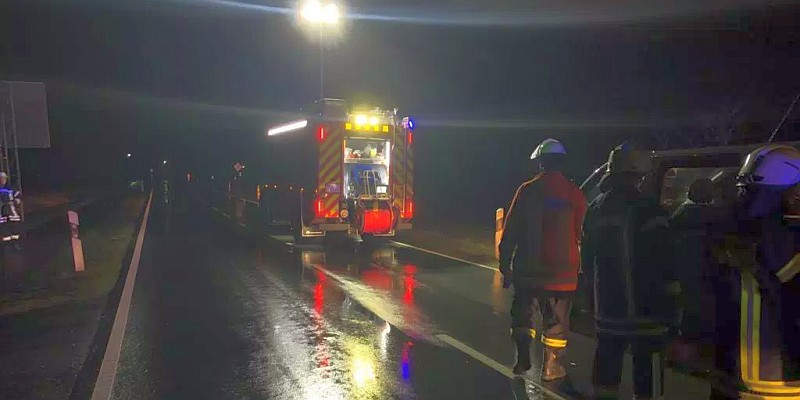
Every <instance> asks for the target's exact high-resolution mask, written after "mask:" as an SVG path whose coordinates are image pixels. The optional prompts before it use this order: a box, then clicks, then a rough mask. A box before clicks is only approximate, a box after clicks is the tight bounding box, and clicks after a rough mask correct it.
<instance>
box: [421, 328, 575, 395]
mask: <svg viewBox="0 0 800 400" xmlns="http://www.w3.org/2000/svg"><path fill="white" fill-rule="evenodd" d="M436 337H437V338H438V339H439V340H441V341H443V342H445V343H447V344H449V345H450V346H452V347H453V348H455V349H456V350H459V351H461V352H462V353H464V354H466V355H468V356H470V357H472V358H474V359H476V360H478V361H480V362H481V363H482V364H483V365H485V366H487V367H489V368H491V369H493V370H495V371H497V372H499V373H500V374H502V375H504V376H505V377H506V378H509V379H514V378H515V377H514V372H513V371H511V368H508V367H506V366H505V365H503V364H500V363H499V362H497V361H495V360H493V359H492V358H490V357H488V356H486V355H484V354H483V353H481V352H480V351H478V350H475V349H473V348H472V347H469V346H468V345H467V344H465V343H463V342H461V341H459V340H457V339H455V338H453V337H451V336H449V335H445V334H439V335H436ZM525 380H526V381H528V382H530V383H531V384H533V385H534V386H536V387H537V388H538V389H539V390H541V391H543V392H544V393H545V394H547V396H549V397H551V398H553V399H557V400H569V399H568V398H566V397H564V396H562V395H560V394H558V393H556V392H554V391H552V390H550V389H548V388H546V387H544V386H542V385H541V384H539V383H537V382H534V381H532V380H530V379H527V378H526V379H525Z"/></svg>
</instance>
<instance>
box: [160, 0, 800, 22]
mask: <svg viewBox="0 0 800 400" xmlns="http://www.w3.org/2000/svg"><path fill="white" fill-rule="evenodd" d="M172 1H180V2H183V3H191V2H197V3H206V4H216V5H221V6H227V7H232V8H233V7H235V8H240V9H245V10H252V11H261V12H266V13H270V14H284V15H286V14H294V13H296V12H297V11H296V10H294V9H292V8H287V7H276V6H268V5H262V4H256V3H250V2H243V1H234V0H172ZM316 1H317V2H319V0H316ZM792 2H793V0H774V1H773V3H772V5H773V6H778V5H783V4H791V3H792ZM760 4H761V2H760V1H757V0H729V1H726V2H721V1H716V2H698V1H695V0H691V1H690V0H683V1H677V2H666V3H664V4H657V3H653V2H643V3H642V4H639V5H638V6H636V7H631V6H625V7H620V6H617V5H614V4H613V3H611V2H609V3H607V4H603V3H599V4H598V5H596V6H594V7H591V8H583V9H581V8H575V7H568V6H564V7H560V8H549V9H547V8H539V9H536V10H531V9H530V8H527V9H525V8H521V9H519V8H518V9H505V10H493V11H473V10H463V9H458V8H450V9H442V8H433V7H431V8H427V9H419V8H413V9H410V8H405V9H403V8H394V9H389V8H383V9H377V8H372V9H369V10H367V9H363V10H361V11H360V12H352V13H346V15H341V17H342V18H347V19H350V20H361V21H376V22H395V23H401V24H412V25H440V26H479V27H480V26H485V27H490V26H504V27H546V26H570V25H572V26H580V25H587V24H608V23H622V22H630V21H643V20H658V19H670V18H684V17H692V16H697V15H703V14H707V13H711V12H721V11H737V10H747V9H750V8H754V7H760V6H761V5H760ZM339 13H341V11H339Z"/></svg>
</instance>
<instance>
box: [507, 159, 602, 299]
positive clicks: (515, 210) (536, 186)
mask: <svg viewBox="0 0 800 400" xmlns="http://www.w3.org/2000/svg"><path fill="white" fill-rule="evenodd" d="M585 213H586V199H585V197H584V196H583V192H581V190H580V189H579V188H578V187H577V186H575V184H573V183H572V182H570V181H569V180H567V178H566V177H564V175H563V174H562V173H560V172H556V171H553V172H545V173H541V174H538V175H536V176H535V177H534V178H533V179H531V180H529V181H527V182H525V183H523V184H522V186H520V187H519V189H518V190H517V193H516V195H515V196H514V199H513V200H512V202H511V207H510V208H509V210H508V215H507V217H506V222H505V228H504V230H503V237H502V240H501V241H500V270H501V272H503V274H504V275H506V276H508V274H509V273H511V275H512V277H513V278H512V281H513V283H514V287H515V288H516V289H534V290H544V291H555V292H566V291H575V290H576V288H577V280H578V268H579V261H580V255H579V251H578V240H579V238H580V235H581V226H582V223H583V217H584V215H585Z"/></svg>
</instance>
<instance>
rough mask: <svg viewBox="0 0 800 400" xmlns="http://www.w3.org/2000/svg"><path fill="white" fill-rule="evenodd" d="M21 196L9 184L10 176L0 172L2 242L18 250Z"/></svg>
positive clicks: (0, 231) (0, 234)
mask: <svg viewBox="0 0 800 400" xmlns="http://www.w3.org/2000/svg"><path fill="white" fill-rule="evenodd" d="M20 203H21V202H20V194H19V192H18V191H16V190H14V189H13V188H12V187H11V185H9V183H8V174H7V173H5V172H0V240H2V242H3V244H8V243H13V244H14V247H15V248H17V247H18V245H17V241H18V240H19V238H20V232H21V229H20V225H21V223H22V218H21V217H20V215H19V211H18V207H19V205H20Z"/></svg>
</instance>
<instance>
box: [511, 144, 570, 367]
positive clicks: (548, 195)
mask: <svg viewBox="0 0 800 400" xmlns="http://www.w3.org/2000/svg"><path fill="white" fill-rule="evenodd" d="M566 154H567V152H566V150H565V149H564V145H562V144H561V143H560V142H559V141H557V140H554V139H546V140H545V141H543V142H542V143H541V144H540V145H539V146H538V147H536V149H535V150H534V151H533V154H531V160H533V161H534V163H536V164H537V166H538V167H539V171H540V172H539V173H538V174H537V175H536V176H534V177H533V179H531V180H529V181H527V182H525V183H523V184H522V186H520V187H519V189H518V190H517V192H516V195H515V196H514V199H513V200H512V202H511V207H510V208H509V210H508V215H507V217H506V221H505V228H504V231H503V237H502V239H501V241H500V271H501V272H502V273H503V276H504V287H506V288H508V287H509V286H510V285H511V284H512V283H513V285H514V300H513V302H512V305H511V319H512V325H511V334H512V338H513V340H514V341H515V342H516V346H517V364H516V365H515V366H514V373H515V374H517V375H522V374H524V373H525V372H526V371H527V370H529V369H530V368H531V360H530V349H529V348H530V343H531V340H532V339H534V338H536V337H537V334H538V335H539V336H540V338H541V341H542V342H543V343H544V346H545V355H544V356H545V358H544V368H543V371H542V379H543V380H545V381H552V380H555V379H559V378H563V377H565V376H566V370H565V368H564V366H563V365H562V364H561V362H560V359H561V357H562V355H563V353H564V351H565V349H566V346H567V334H568V333H569V312H570V306H571V304H572V303H571V302H572V297H573V295H574V293H575V290H576V288H577V279H578V262H579V252H578V239H579V238H580V231H581V224H582V221H583V215H584V214H585V212H586V199H585V198H584V196H583V193H582V192H581V191H580V189H578V187H577V186H575V184H573V183H572V182H570V181H569V180H567V178H566V177H564V175H563V173H562V172H561V167H562V165H563V163H564V161H565V158H566ZM534 314H535V315H534ZM534 316H536V317H537V319H538V318H539V317H541V320H542V326H538V327H534V326H533V318H534ZM537 328H538V331H537Z"/></svg>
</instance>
